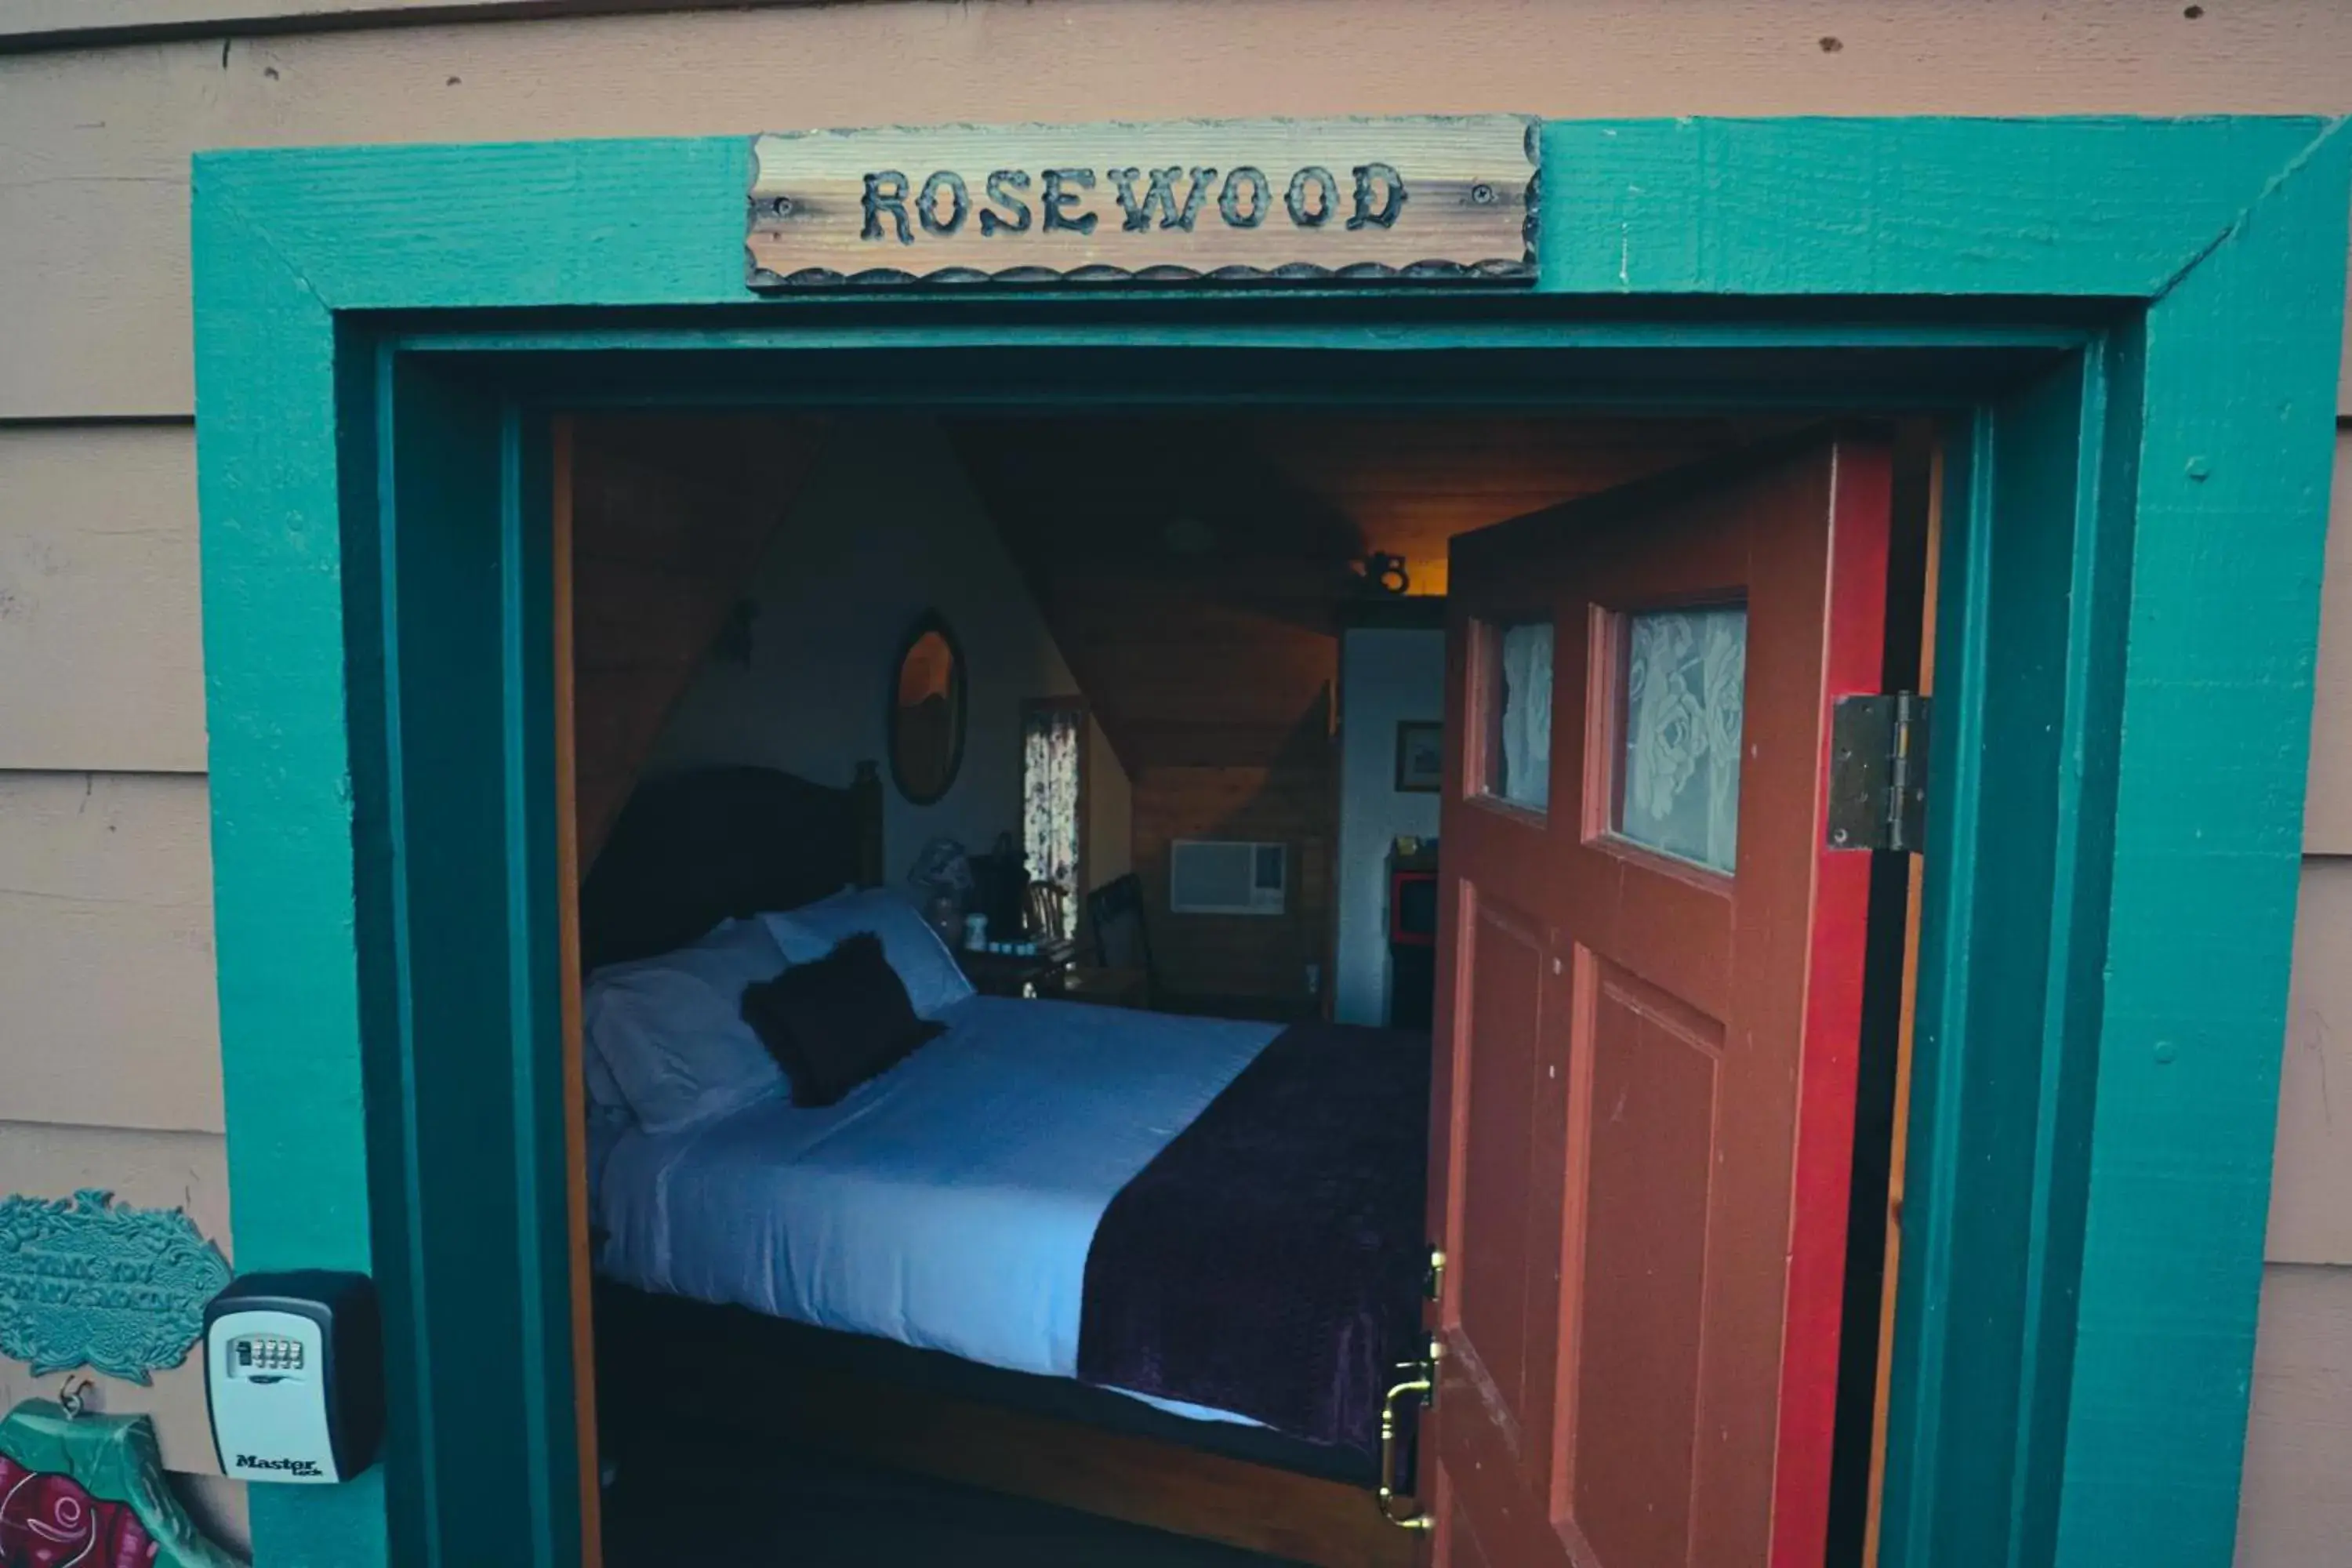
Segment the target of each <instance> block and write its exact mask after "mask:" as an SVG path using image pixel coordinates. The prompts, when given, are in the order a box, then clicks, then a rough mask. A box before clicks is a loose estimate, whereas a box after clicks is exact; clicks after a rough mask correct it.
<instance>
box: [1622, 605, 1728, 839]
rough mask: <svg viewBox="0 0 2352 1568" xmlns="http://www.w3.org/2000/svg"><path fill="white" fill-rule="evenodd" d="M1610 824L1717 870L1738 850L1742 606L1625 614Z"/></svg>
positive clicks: (1629, 834) (1630, 835) (1623, 832)
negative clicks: (1615, 793) (1614, 807)
mask: <svg viewBox="0 0 2352 1568" xmlns="http://www.w3.org/2000/svg"><path fill="white" fill-rule="evenodd" d="M1629 619H1630V621H1631V623H1632V625H1631V626H1630V628H1629V630H1628V636H1627V644H1628V647H1627V649H1626V658H1625V709H1624V715H1625V759H1624V765H1625V773H1624V781H1623V787H1622V790H1621V792H1620V794H1619V798H1618V816H1617V831H1618V832H1619V833H1620V834H1622V835H1623V836H1624V837H1627V838H1630V839H1632V840H1633V842H1634V843H1636V844H1640V845H1642V846H1643V847H1647V848H1651V849H1655V850H1657V851H1658V852H1659V853H1661V854H1664V855H1672V856H1674V857H1675V858H1677V859H1682V860H1692V861H1696V862H1697V863H1698V864H1699V865H1702V866H1706V867H1708V868H1711V869H1714V870H1717V871H1729V870H1731V869H1732V868H1734V866H1735V864H1736V863H1737V861H1738V847H1739V846H1738V839H1739V744H1740V742H1739V731H1740V722H1741V719H1742V716H1743V714H1744V713H1745V711H1746V708H1747V681H1748V611H1747V608H1746V607H1745V606H1744V605H1724V606H1717V607H1713V608H1707V609H1690V610H1661V611H1651V612H1647V613H1644V614H1641V615H1635V616H1630V617H1629Z"/></svg>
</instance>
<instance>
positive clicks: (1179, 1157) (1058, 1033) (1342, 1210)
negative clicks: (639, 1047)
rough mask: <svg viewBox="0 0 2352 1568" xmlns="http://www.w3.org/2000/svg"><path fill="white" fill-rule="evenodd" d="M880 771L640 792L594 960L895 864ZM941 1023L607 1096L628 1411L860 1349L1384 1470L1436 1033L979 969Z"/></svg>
mask: <svg viewBox="0 0 2352 1568" xmlns="http://www.w3.org/2000/svg"><path fill="white" fill-rule="evenodd" d="M864 782H865V781H862V780H861V783H860V784H854V785H853V786H852V787H851V788H850V789H849V790H846V791H844V790H835V789H827V788H825V787H824V786H821V785H816V784H811V783H810V782H809V781H805V780H801V779H796V778H793V777H790V776H789V775H785V774H781V773H770V772H768V771H766V770H759V769H743V768H734V769H724V770H712V771H709V772H704V773H692V774H685V775H679V776H677V777H674V778H670V779H664V780H659V781H655V782H653V783H651V784H647V785H646V786H645V787H643V788H641V789H640V791H639V792H638V795H637V797H636V798H635V800H633V801H632V803H631V805H630V806H629V807H628V809H627V810H626V811H625V812H624V814H623V816H621V818H620V820H619V821H618V823H616V825H615V827H614V833H613V836H612V838H611V840H610V842H609V843H608V845H607V847H606V848H605V850H604V854H603V855H602V856H601V857H600V858H599V860H598V863H597V865H596V867H595V868H594V869H593V872H592V874H591V876H590V878H589V880H588V883H587V885H586V887H585V888H584V889H583V896H582V911H583V926H582V936H583V954H584V956H585V957H586V960H587V962H588V963H590V964H592V965H595V966H600V967H601V966H604V965H619V966H621V967H619V968H616V969H608V970H606V971H605V973H607V974H608V975H617V974H625V973H629V966H630V965H631V964H632V963H635V962H639V961H648V960H651V959H653V956H654V955H656V954H659V953H663V952H667V951H668V950H669V949H670V948H672V947H674V946H677V945H678V944H681V943H685V942H691V941H692V940H693V938H694V935H695V933H698V932H700V931H708V930H709V929H710V928H711V927H712V926H714V925H715V924H717V923H719V922H721V921H730V920H734V921H750V920H753V919H757V918H760V917H761V916H763V915H772V914H773V913H774V912H776V911H780V910H781V911H790V910H799V909H802V908H803V906H810V905H816V906H817V907H824V905H823V902H822V900H825V896H826V895H827V894H831V893H835V892H836V891H837V890H838V889H841V888H842V887H843V886H844V885H845V884H855V883H859V882H865V881H869V880H871V879H872V878H873V872H874V870H875V868H877V866H878V863H879V859H880V857H879V854H878V846H877V843H876V842H875V840H876V838H877V837H878V834H877V828H878V805H879V802H878V798H874V797H873V796H872V795H868V794H867V793H866V792H865V791H864V790H863V788H862V785H863V784H864ZM942 956H943V955H942ZM902 967H903V966H902ZM923 989H924V987H923V985H922V984H921V983H920V982H913V983H910V990H918V991H919V990H923ZM592 990H593V977H592ZM943 994H944V993H943ZM932 1016H936V1018H937V1020H938V1022H939V1023H940V1025H941V1026H944V1029H945V1032H944V1033H943V1034H941V1035H940V1037H938V1038H937V1039H935V1040H933V1041H932V1042H931V1043H930V1044H929V1045H927V1046H925V1047H922V1048H921V1049H920V1050H919V1051H917V1052H916V1053H915V1054H914V1055H913V1056H911V1057H909V1058H907V1059H906V1060H905V1061H903V1062H901V1063H899V1064H898V1066H897V1067H896V1068H892V1069H891V1070H890V1071H888V1072H887V1073H886V1074H884V1075H882V1076H881V1077H879V1078H877V1079H875V1080H873V1081H871V1082H869V1083H866V1084H865V1085H863V1086H861V1087H860V1088H859V1089H857V1090H856V1091H853V1092H852V1093H851V1094H850V1095H849V1096H848V1097H847V1098H845V1099H844V1100H842V1101H841V1102H840V1103H839V1104H836V1105H833V1106H829V1107H825V1108H823V1109H817V1110H812V1109H807V1108H803V1107H797V1106H794V1105H793V1104H792V1103H791V1102H790V1100H789V1098H788V1097H785V1096H779V1095H771V1096H769V1097H767V1098H760V1099H754V1100H751V1102H750V1103H746V1104H743V1105H740V1106H739V1107H736V1108H734V1109H731V1110H729V1111H727V1112H726V1113H725V1114H721V1115H717V1116H710V1117H706V1118H703V1119H700V1120H698V1121H694V1122H692V1123H691V1124H690V1125H686V1126H681V1127H675V1128H663V1129H660V1130H653V1131H649V1130H648V1129H646V1127H644V1126H639V1125H631V1124H629V1123H628V1122H627V1121H626V1120H625V1119H623V1118H618V1117H615V1116H613V1115H611V1114H609V1113H608V1114H603V1115H592V1122H591V1160H590V1170H591V1178H592V1213H593V1215H594V1216H595V1220H596V1255H595V1264H596V1271H597V1274H598V1277H599V1297H598V1303H597V1310H598V1314H599V1334H598V1338H599V1359H600V1366H602V1367H604V1368H606V1369H608V1371H609V1373H610V1375H609V1376H606V1375H604V1374H602V1373H600V1378H602V1380H603V1381H604V1383H606V1384H609V1386H608V1387H606V1388H605V1390H604V1396H605V1398H606V1399H607V1401H608V1404H607V1411H608V1414H607V1417H606V1422H607V1425H608V1426H609V1425H610V1424H611V1423H612V1416H611V1414H610V1412H611V1410H612V1408H613V1405H612V1404H611V1403H609V1402H613V1401H621V1402H633V1403H634V1404H635V1406H636V1407H638V1408H642V1407H643V1406H644V1404H645V1401H646V1398H647V1397H648V1396H649V1395H650V1396H654V1397H656V1398H657V1397H658V1396H659V1395H661V1394H664V1393H666V1392H667V1393H670V1394H675V1393H676V1392H677V1385H678V1384H679V1381H680V1380H681V1379H685V1380H688V1381H690V1382H693V1383H696V1384H699V1383H701V1382H704V1381H707V1380H708V1378H709V1376H710V1373H711V1368H712V1367H713V1365H714V1364H719V1365H724V1366H725V1367H726V1368H727V1369H728V1372H727V1376H728V1378H729V1379H730V1380H731V1382H732V1384H733V1385H734V1386H735V1387H737V1388H739V1389H745V1390H749V1389H754V1388H759V1389H765V1390H767V1391H768V1393H766V1394H760V1395H756V1396H754V1397H753V1398H752V1399H751V1402H750V1403H751V1404H753V1405H763V1406H764V1405H766V1404H767V1403H768V1401H769V1400H770V1399H771V1398H782V1397H798V1396H802V1395H804V1394H805V1391H806V1389H807V1388H809V1387H811V1386H814V1385H816V1384H824V1383H825V1382H826V1381H827V1380H828V1379H830V1380H832V1381H834V1382H835V1383H837V1382H838V1381H839V1380H840V1379H841V1378H842V1377H843V1376H845V1375H851V1376H855V1377H856V1378H857V1379H860V1380H864V1381H875V1380H878V1381H879V1382H882V1383H885V1384H889V1385H891V1386H893V1387H895V1388H898V1389H899V1390H902V1391H914V1392H916V1393H918V1394H921V1395H924V1396H927V1397H931V1396H936V1397H940V1398H944V1399H948V1400H951V1401H955V1402H959V1404H960V1405H968V1406H969V1405H978V1406H987V1407H992V1408H996V1409H1002V1410H1007V1411H1013V1412H1018V1413H1022V1414H1023V1415H1026V1416H1029V1417H1035V1416H1039V1415H1043V1416H1049V1417H1052V1418H1054V1419H1055V1420H1056V1421H1062V1422H1078V1423H1083V1424H1085V1426H1087V1427H1088V1428H1091V1429H1094V1430H1095V1431H1096V1432H1097V1433H1098V1434H1103V1435H1107V1436H1106V1438H1105V1440H1108V1436H1109V1435H1115V1436H1117V1437H1119V1438H1125V1439H1133V1440H1139V1441H1142V1442H1147V1443H1152V1444H1158V1445H1174V1446H1179V1447H1181V1448H1183V1449H1186V1450H1191V1451H1193V1452H1196V1453H1200V1454H1204V1455H1210V1456H1216V1457H1220V1458H1224V1459H1227V1460H1238V1461H1243V1462H1245V1463H1246V1464H1247V1465H1249V1466H1252V1467H1260V1468H1272V1469H1273V1470H1276V1471H1283V1472H1288V1473H1290V1474H1293V1475H1297V1476H1301V1477H1310V1478H1317V1479H1320V1480H1323V1481H1326V1482H1333V1481H1336V1482H1339V1483H1341V1484H1343V1485H1346V1486H1349V1487H1358V1488H1360V1487H1369V1486H1370V1485H1371V1484H1372V1483H1373V1481H1374V1479H1375V1451H1376V1441H1377V1440H1376V1436H1375V1426H1376V1419H1375V1418H1376V1415H1377V1408H1378V1404H1379V1400H1380V1395H1381V1392H1382V1387H1383V1385H1384V1384H1385V1383H1386V1382H1387V1381H1388V1380H1389V1373H1390V1370H1391V1367H1392V1365H1393V1363H1395V1362H1396V1361H1398V1360H1401V1359H1403V1358H1404V1357H1406V1356H1407V1355H1409V1354H1410V1353H1411V1352H1412V1348H1413V1345H1414V1342H1415V1338H1416V1335H1417V1331H1418V1321H1419V1284H1420V1276H1421V1268H1422V1261H1423V1260H1422V1242H1421V1237H1420V1228H1421V1217H1420V1215H1419V1196H1418V1194H1419V1193H1420V1191H1421V1189H1422V1186H1423V1167H1424V1164H1425V1160H1426V1145H1425V1140H1426V1121H1427V1116H1426V1109H1427V1083H1428V1079H1427V1069H1428V1045H1427V1041H1426V1040H1425V1039H1417V1038H1414V1037H1404V1036H1396V1035H1391V1034H1388V1033H1386V1032H1384V1031H1366V1030H1352V1029H1347V1028H1344V1027H1341V1026H1328V1025H1308V1026H1291V1027H1290V1028H1287V1029H1286V1028H1284V1027H1283V1026H1278V1025H1274V1024H1257V1023H1244V1022H1237V1021H1229V1020H1218V1019H1204V1018H1193V1017H1179V1016H1169V1015H1162V1014H1154V1013H1144V1012H1136V1011H1130V1010H1125V1009H1111V1008H1101V1007H1095V1006H1090V1005H1083V1004H1078V1003H1071V1002H1061V1001H1031V1000H1015V999H1011V998H1002V997H992V996H980V995H965V996H961V997H960V998H951V999H950V1000H948V1001H946V1002H945V1003H944V1005H940V1006H939V1007H938V1008H937V1010H936V1011H935V1013H934V1014H933V1015H932ZM592 1049H593V1047H592ZM1270 1293H1280V1294H1281V1300H1273V1299H1271V1294H1270ZM1302 1304H1303V1305H1304V1307H1305V1308H1306V1310H1299V1308H1300V1306H1301V1305H1302ZM817 1414H819V1415H822V1412H819V1413H817ZM610 1446H611V1444H610V1443H609V1442H608V1447H610ZM1160 1468H1162V1469H1164V1468H1166V1461H1165V1460H1164V1459H1162V1460H1161V1461H1160ZM1106 1511H1118V1510H1106ZM1366 1513H1367V1516H1368V1517H1369V1508H1368V1507H1367V1509H1366ZM1152 1522H1167V1521H1163V1520H1154V1521H1152ZM1178 1527H1180V1528H1181V1525H1179V1526H1178ZM1253 1543H1258V1544H1263V1543H1262V1542H1253Z"/></svg>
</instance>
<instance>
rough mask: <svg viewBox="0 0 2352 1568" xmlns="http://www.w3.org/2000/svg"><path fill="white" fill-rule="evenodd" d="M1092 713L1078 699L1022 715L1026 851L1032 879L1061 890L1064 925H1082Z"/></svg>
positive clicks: (1036, 705)
mask: <svg viewBox="0 0 2352 1568" xmlns="http://www.w3.org/2000/svg"><path fill="white" fill-rule="evenodd" d="M1086 755H1087V712H1086V710H1085V708H1083V707H1081V706H1080V705H1078V704H1077V703H1075V702H1033V703H1030V704H1029V705H1028V707H1027V708H1026V709H1025V710H1024V713H1023V717H1022V739H1021V801H1022V807H1021V850H1022V855H1023V858H1024V859H1026V860H1027V861H1028V864H1029V875H1030V878H1031V879H1033V880H1034V881H1038V882H1045V883H1050V884H1051V885H1053V886H1054V887H1055V888H1057V889H1060V897H1059V901H1060V905H1061V921H1060V928H1061V931H1062V932H1063V934H1065V935H1068V934H1070V933H1071V932H1074V931H1076V929H1077V898H1078V889H1079V880H1078V879H1079V877H1080V874H1081V873H1080V868H1079V865H1078V859H1079V856H1080V855H1081V854H1082V853H1083V852H1084V844H1085V838H1084V835H1083V833H1082V827H1081V825H1082V814H1083V811H1084V803H1085V795H1086V791H1085V779H1086Z"/></svg>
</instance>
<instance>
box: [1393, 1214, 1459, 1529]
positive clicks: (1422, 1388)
mask: <svg viewBox="0 0 2352 1568" xmlns="http://www.w3.org/2000/svg"><path fill="white" fill-rule="evenodd" d="M1437 1258H1442V1255H1437V1257H1433V1266H1434V1267H1443V1264H1442V1262H1439V1261H1437ZM1444 1353H1445V1347H1444V1344H1443V1343H1441V1342H1439V1340H1438V1338H1437V1336H1436V1335H1435V1334H1432V1335H1430V1336H1429V1356H1428V1359H1427V1360H1425V1361H1404V1362H1399V1363H1397V1373H1398V1375H1399V1377H1400V1378H1401V1380H1402V1381H1400V1382H1399V1383H1398V1384H1396V1385H1395V1386H1394V1387H1392V1388H1391V1389H1390V1390H1389V1391H1388V1393H1387V1394H1386V1395H1384V1396H1383V1397H1382V1398H1381V1491H1380V1509H1381V1518H1382V1519H1385V1520H1387V1521H1389V1522H1390V1523H1391V1524H1393V1525H1395V1526H1396V1527H1397V1528H1398V1529H1399V1530H1431V1529H1434V1528H1435V1527H1436V1524H1437V1520H1436V1518H1435V1516H1434V1515H1432V1514H1426V1513H1423V1512H1422V1511H1421V1505H1420V1503H1419V1502H1417V1501H1415V1500H1413V1498H1412V1496H1411V1494H1409V1493H1407V1494H1400V1493H1399V1492H1398V1491H1397V1485H1396V1483H1397V1409H1398V1405H1399V1404H1400V1402H1402V1401H1404V1400H1408V1399H1410V1400H1412V1401H1415V1402H1416V1404H1417V1405H1418V1407H1419V1408H1421V1409H1423V1410H1426V1409H1428V1408H1429V1407H1430V1406H1431V1405H1434V1404H1436V1403H1437V1363H1438V1360H1439V1358H1440V1357H1442V1356H1443V1355H1444ZM1419 1446H1420V1445H1419V1444H1418V1443H1416V1444H1415V1445H1414V1447H1416V1448H1418V1447H1419ZM1400 1501H1402V1502H1404V1503H1406V1504H1408V1505H1410V1506H1411V1507H1412V1510H1413V1511H1412V1512H1411V1513H1399V1512H1398V1511H1397V1505H1398V1503H1399V1502H1400Z"/></svg>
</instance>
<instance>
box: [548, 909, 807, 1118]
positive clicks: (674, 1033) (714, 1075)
mask: <svg viewBox="0 0 2352 1568" xmlns="http://www.w3.org/2000/svg"><path fill="white" fill-rule="evenodd" d="M788 967H789V963H788V961H787V960H786V958H785V956H784V953H783V951H782V949H781V948H779V947H778V946H777V945H776V942H775V940H774V938H772V937H771V936H770V935H769V934H768V929H767V927H766V926H765V925H763V924H762V923H761V922H760V921H756V920H741V921H723V922H721V923H720V924H719V926H717V927H715V928H714V929H713V930H712V931H711V932H710V934H709V935H708V936H706V937H704V938H703V939H702V940H701V941H699V942H693V943H691V944H689V945H688V946H686V947H682V948H679V949H678V950H677V952H665V953H662V954H661V955H659V956H658V957H655V958H641V959H637V960H635V962H633V963H614V964H607V965H606V966H605V967H604V968H602V969H599V970H598V971H596V973H594V974H593V975H591V976H590V977H589V981H588V986H587V994H586V996H585V998H584V1006H583V1013H584V1015H585V1022H586V1028H587V1037H588V1048H589V1049H590V1050H591V1051H593V1052H594V1053H595V1055H597V1056H598V1057H600V1058H603V1060H604V1067H605V1068H606V1069H607V1070H608V1071H609V1072H610V1074H611V1076H612V1081H613V1083H614V1086H615V1087H616V1088H618V1089H619V1090H620V1093H621V1097H622V1098H623V1099H624V1100H626V1101H627V1102H628V1106H629V1109H630V1110H634V1111H635V1112H636V1117H637V1125H638V1126H640V1127H642V1128H644V1129H645V1130H646V1131H648V1132H675V1131H679V1130H680V1129H682V1128H687V1127H691V1126H693V1125H695V1124H696V1123H697V1122H699V1121H709V1119H710V1118H712V1117H714V1116H723V1115H725V1114H727V1113H728V1112H729V1111H730V1110H740V1109H741V1108H742V1107H744V1106H746V1105H749V1104H751V1103H752V1102H753V1101H754V1100H764V1099H766V1098H768V1097H769V1096H771V1095H774V1094H779V1093H782V1090H783V1087H784V1075H783V1073H782V1070H781V1069H779V1068H777V1066H776V1063H775V1058H772V1057H771V1056H769V1055H768V1051H767V1047H764V1046H762V1045H761V1044H760V1037H759V1036H757V1035H755V1034H753V1033H752V1032H751V1026H750V1025H749V1024H746V1023H745V1022H743V988H744V987H745V986H747V985H751V984H755V983H756V982H759V981H762V980H770V979H773V978H774V977H775V976H776V975H777V974H779V973H782V972H783V971H784V970H785V969H786V968H788ZM592 1093H593V1090H592Z"/></svg>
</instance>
